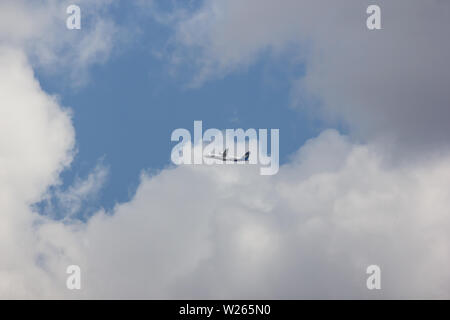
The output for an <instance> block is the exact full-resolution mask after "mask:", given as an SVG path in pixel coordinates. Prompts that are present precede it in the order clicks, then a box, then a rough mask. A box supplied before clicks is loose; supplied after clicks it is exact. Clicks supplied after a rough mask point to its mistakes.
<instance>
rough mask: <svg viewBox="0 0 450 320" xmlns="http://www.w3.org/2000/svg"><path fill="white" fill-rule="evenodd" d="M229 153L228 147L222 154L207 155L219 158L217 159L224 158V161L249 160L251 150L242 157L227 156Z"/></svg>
mask: <svg viewBox="0 0 450 320" xmlns="http://www.w3.org/2000/svg"><path fill="white" fill-rule="evenodd" d="M227 153H228V149H225V151H224V152H223V153H222V154H210V155H207V156H206V157H207V158H211V159H217V160H222V161H223V162H226V161H234V162H238V161H248V158H249V157H250V151H247V152H246V153H245V154H244V155H243V156H242V157H240V158H234V157H231V158H227Z"/></svg>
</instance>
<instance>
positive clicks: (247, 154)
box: [244, 151, 250, 161]
mask: <svg viewBox="0 0 450 320" xmlns="http://www.w3.org/2000/svg"><path fill="white" fill-rule="evenodd" d="M248 158H250V151H247V152H246V153H245V155H244V161H248Z"/></svg>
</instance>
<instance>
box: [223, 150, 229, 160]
mask: <svg viewBox="0 0 450 320" xmlns="http://www.w3.org/2000/svg"><path fill="white" fill-rule="evenodd" d="M227 153H228V149H225V151H224V152H223V154H222V158H223V161H225V160H226V158H227Z"/></svg>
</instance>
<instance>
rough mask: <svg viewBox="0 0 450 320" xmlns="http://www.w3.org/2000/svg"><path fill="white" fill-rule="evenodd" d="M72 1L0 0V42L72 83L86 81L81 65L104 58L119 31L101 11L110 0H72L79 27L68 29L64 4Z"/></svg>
mask: <svg viewBox="0 0 450 320" xmlns="http://www.w3.org/2000/svg"><path fill="white" fill-rule="evenodd" d="M72 3H73V2H72V1H68V0H64V1H56V0H44V1H38V2H37V1H29V0H4V1H2V2H1V3H0V44H2V45H4V46H13V47H16V48H20V49H22V50H24V51H25V52H26V53H27V55H28V56H29V57H30V58H31V61H32V64H33V65H34V66H36V67H39V68H41V69H42V70H45V71H47V72H53V73H56V74H58V75H68V76H69V77H68V79H69V80H70V81H71V83H72V84H73V85H75V86H77V85H80V84H84V83H85V82H86V80H87V69H88V68H89V67H90V66H91V65H93V64H95V63H102V62H104V61H106V59H107V58H108V57H109V55H110V53H111V51H112V49H113V47H114V45H115V44H116V43H117V42H118V41H120V40H121V39H120V37H121V36H120V35H121V31H120V30H119V27H117V26H116V24H115V23H114V22H113V21H112V19H111V17H110V15H109V14H108V12H107V9H108V7H109V5H110V4H112V3H113V1H112V0H101V1H87V0H82V1H77V5H78V6H79V7H80V8H81V23H82V27H81V30H68V29H67V28H66V19H67V18H68V17H69V15H68V14H67V13H66V8H67V7H68V6H69V5H70V4H72Z"/></svg>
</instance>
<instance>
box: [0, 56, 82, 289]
mask: <svg viewBox="0 0 450 320" xmlns="http://www.w3.org/2000/svg"><path fill="white" fill-rule="evenodd" d="M0 69H1V70H2V72H1V73H0V101H1V106H0V225H1V227H0V228H1V231H0V256H1V259H0V277H1V280H0V296H2V297H11V298H15V297H32V296H38V295H41V294H43V295H45V294H46V293H48V292H49V291H51V290H50V289H49V287H50V286H51V281H50V279H49V275H48V274H47V273H46V271H45V270H44V269H42V268H38V267H37V266H36V265H37V264H38V263H39V261H40V260H41V258H40V257H41V255H40V252H39V250H37V242H38V239H37V237H36V232H35V229H36V228H37V226H38V225H39V224H40V223H41V220H42V219H40V218H39V216H38V215H37V214H36V213H33V212H31V210H30V208H29V205H31V204H32V203H34V202H35V201H38V200H39V199H40V197H41V195H42V194H43V193H44V192H45V191H46V188H47V187H48V186H49V185H51V184H54V183H57V181H58V176H59V173H60V172H61V170H62V169H63V168H64V167H66V166H67V165H68V164H69V163H70V161H71V159H72V149H73V145H74V139H75V137H74V130H73V127H72V124H71V120H70V115H69V113H68V111H67V110H65V109H62V108H61V107H60V106H59V104H58V102H57V100H56V99H55V98H54V97H52V96H48V95H47V94H46V93H45V92H43V91H42V89H41V88H40V86H39V83H38V82H37V81H36V80H35V79H34V76H33V71H32V69H31V68H30V66H29V65H28V63H27V60H26V57H25V55H24V54H23V53H22V52H20V51H17V50H13V49H9V48H5V47H0Z"/></svg>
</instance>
